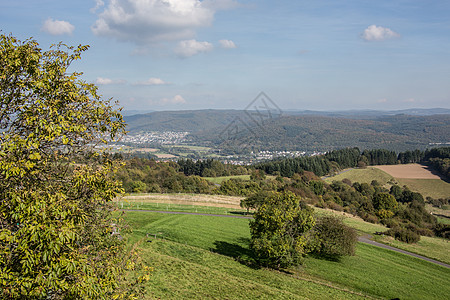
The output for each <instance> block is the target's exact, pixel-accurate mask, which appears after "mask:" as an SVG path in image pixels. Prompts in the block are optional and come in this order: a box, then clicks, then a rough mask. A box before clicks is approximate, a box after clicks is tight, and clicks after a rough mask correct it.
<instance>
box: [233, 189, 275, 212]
mask: <svg viewBox="0 0 450 300" xmlns="http://www.w3.org/2000/svg"><path fill="white" fill-rule="evenodd" d="M270 195H272V192H269V191H259V192H257V193H255V194H252V195H250V196H248V197H247V198H244V199H242V200H241V202H240V206H241V207H242V208H246V209H247V213H248V212H249V210H250V208H251V209H258V208H259V207H260V206H261V205H262V204H263V203H264V202H265V201H266V198H267V197H269V196H270Z"/></svg>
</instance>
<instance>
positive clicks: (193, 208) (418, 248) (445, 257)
mask: <svg viewBox="0 0 450 300" xmlns="http://www.w3.org/2000/svg"><path fill="white" fill-rule="evenodd" d="M165 196H167V195H165ZM189 196H190V197H192V195H189ZM183 197H184V196H183V195H178V194H174V195H173V198H174V199H177V200H178V201H181V200H182V199H184V198H186V197H187V196H185V197H184V198H183ZM195 197H196V198H198V199H199V200H202V201H204V203H205V204H213V205H216V206H220V205H221V204H217V203H208V202H206V201H207V199H208V198H211V201H214V200H215V198H213V197H214V196H211V195H195ZM230 198H231V197H230ZM186 199H187V198H186ZM189 199H190V198H189ZM190 200H192V199H190ZM233 200H234V198H233ZM186 201H187V200H186ZM202 203H203V202H202ZM118 204H119V207H121V205H120V204H121V202H119V203H118ZM198 204H201V203H198ZM123 208H131V209H149V210H165V211H181V212H195V213H197V212H198V213H207V214H233V215H237V214H242V213H243V210H242V209H236V208H224V207H215V206H198V205H183V204H168V203H152V202H149V200H146V199H144V200H132V199H129V200H127V201H126V202H124V205H123ZM315 210H316V212H317V214H319V215H323V214H336V215H338V216H343V213H342V212H337V211H333V210H325V209H320V208H317V207H316V208H315ZM344 222H345V223H346V224H347V225H349V226H351V227H353V228H355V229H357V230H358V232H359V233H360V234H370V235H372V236H373V238H374V239H375V240H376V241H378V242H382V243H384V244H387V245H391V246H393V247H397V248H400V249H403V250H407V251H410V252H414V253H417V254H420V255H423V256H427V257H430V258H433V259H437V260H439V261H443V262H446V263H448V264H450V251H449V243H448V241H446V240H445V239H442V238H436V237H434V238H431V237H421V240H420V241H419V242H417V243H416V244H406V243H402V242H399V241H397V240H395V239H393V238H391V237H388V236H379V235H375V233H376V232H383V231H386V230H387V229H388V228H386V227H385V226H384V225H381V224H372V223H368V222H365V221H363V220H362V219H361V218H358V217H354V216H351V215H349V214H345V217H344Z"/></svg>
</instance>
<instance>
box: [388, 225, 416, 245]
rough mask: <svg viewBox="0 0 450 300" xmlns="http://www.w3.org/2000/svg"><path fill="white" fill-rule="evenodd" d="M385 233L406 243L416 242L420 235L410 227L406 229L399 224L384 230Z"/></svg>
mask: <svg viewBox="0 0 450 300" xmlns="http://www.w3.org/2000/svg"><path fill="white" fill-rule="evenodd" d="M385 234H386V235H390V236H392V237H394V238H395V239H396V240H399V241H401V242H405V243H408V244H412V243H417V242H418V241H419V240H420V235H418V234H417V233H415V232H414V231H412V230H410V229H406V228H403V227H400V226H397V227H394V228H391V229H389V230H388V231H386V232H385Z"/></svg>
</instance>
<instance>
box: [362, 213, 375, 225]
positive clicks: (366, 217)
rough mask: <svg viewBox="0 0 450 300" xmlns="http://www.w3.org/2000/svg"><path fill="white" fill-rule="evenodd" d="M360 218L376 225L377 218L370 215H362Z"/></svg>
mask: <svg viewBox="0 0 450 300" xmlns="http://www.w3.org/2000/svg"><path fill="white" fill-rule="evenodd" d="M361 218H362V219H363V220H364V221H366V222H369V223H373V224H377V223H378V217H377V216H374V215H371V214H364V215H363V216H361Z"/></svg>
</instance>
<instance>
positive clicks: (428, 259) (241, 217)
mask: <svg viewBox="0 0 450 300" xmlns="http://www.w3.org/2000/svg"><path fill="white" fill-rule="evenodd" d="M121 210H122V211H144V212H155V213H161V214H175V215H196V216H212V217H225V218H238V219H252V218H253V217H252V216H235V215H214V214H204V213H191V212H179V211H158V210H144V209H121ZM369 238H370V236H360V237H359V238H358V241H359V242H361V243H366V244H369V245H372V246H376V247H381V248H384V249H388V250H392V251H395V252H400V253H403V254H406V255H409V256H413V257H416V258H420V259H423V260H426V261H428V262H431V263H435V264H438V265H440V266H443V267H446V268H450V265H449V264H446V263H443V262H440V261H437V260H434V259H431V258H428V257H425V256H422V255H419V254H416V253H412V252H408V251H405V250H402V249H398V248H395V247H392V246H388V245H385V244H382V243H378V242H375V241H372V240H370V239H369Z"/></svg>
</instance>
